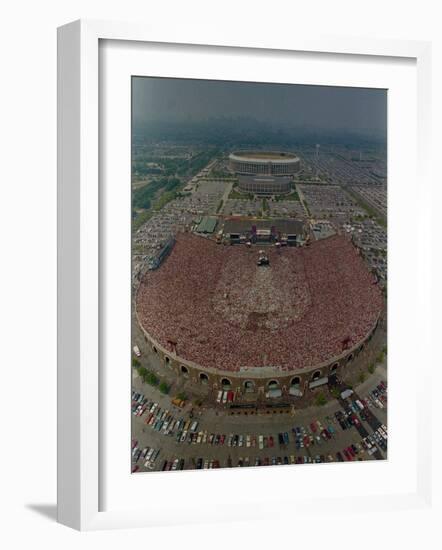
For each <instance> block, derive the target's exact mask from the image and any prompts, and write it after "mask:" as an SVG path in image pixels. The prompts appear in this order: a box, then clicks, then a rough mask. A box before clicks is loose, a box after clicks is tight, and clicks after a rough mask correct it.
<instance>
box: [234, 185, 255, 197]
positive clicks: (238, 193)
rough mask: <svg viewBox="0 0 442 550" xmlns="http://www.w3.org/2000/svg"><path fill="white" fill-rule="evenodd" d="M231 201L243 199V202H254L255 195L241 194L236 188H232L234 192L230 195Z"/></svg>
mask: <svg viewBox="0 0 442 550" xmlns="http://www.w3.org/2000/svg"><path fill="white" fill-rule="evenodd" d="M229 199H242V200H246V199H249V200H252V199H253V195H252V194H251V193H240V192H239V191H237V190H236V188H235V187H232V190H231V191H230V193H229Z"/></svg>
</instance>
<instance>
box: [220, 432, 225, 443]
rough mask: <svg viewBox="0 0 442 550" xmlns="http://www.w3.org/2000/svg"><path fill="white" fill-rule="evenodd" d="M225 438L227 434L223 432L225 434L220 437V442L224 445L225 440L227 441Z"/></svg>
mask: <svg viewBox="0 0 442 550" xmlns="http://www.w3.org/2000/svg"><path fill="white" fill-rule="evenodd" d="M225 440H226V436H225V434H223V435H222V436H221V437H220V439H219V444H220V445H224V441H225Z"/></svg>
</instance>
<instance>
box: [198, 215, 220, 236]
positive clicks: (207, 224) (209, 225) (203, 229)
mask: <svg viewBox="0 0 442 550" xmlns="http://www.w3.org/2000/svg"><path fill="white" fill-rule="evenodd" d="M217 221H218V219H217V218H215V217H214V216H204V217H203V219H202V220H201V221H200V223H199V225H198V227H197V229H196V230H197V231H198V233H213V232H214V231H215V227H216V223H217Z"/></svg>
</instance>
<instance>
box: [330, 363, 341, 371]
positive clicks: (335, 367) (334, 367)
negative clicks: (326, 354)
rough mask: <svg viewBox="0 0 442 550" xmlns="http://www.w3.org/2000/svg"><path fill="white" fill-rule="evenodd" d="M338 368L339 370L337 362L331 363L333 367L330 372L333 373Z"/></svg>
mask: <svg viewBox="0 0 442 550" xmlns="http://www.w3.org/2000/svg"><path fill="white" fill-rule="evenodd" d="M338 368H339V363H338V362H336V363H333V365H332V366H331V367H330V372H331V373H334V372H336V371H337V370H338Z"/></svg>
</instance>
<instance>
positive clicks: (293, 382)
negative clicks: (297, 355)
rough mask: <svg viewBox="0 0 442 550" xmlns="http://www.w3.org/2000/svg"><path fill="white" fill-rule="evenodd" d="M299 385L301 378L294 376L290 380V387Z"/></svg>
mask: <svg viewBox="0 0 442 550" xmlns="http://www.w3.org/2000/svg"><path fill="white" fill-rule="evenodd" d="M300 384H301V378H300V377H299V376H294V377H293V378H292V379H291V380H290V385H291V386H299V385H300Z"/></svg>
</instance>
